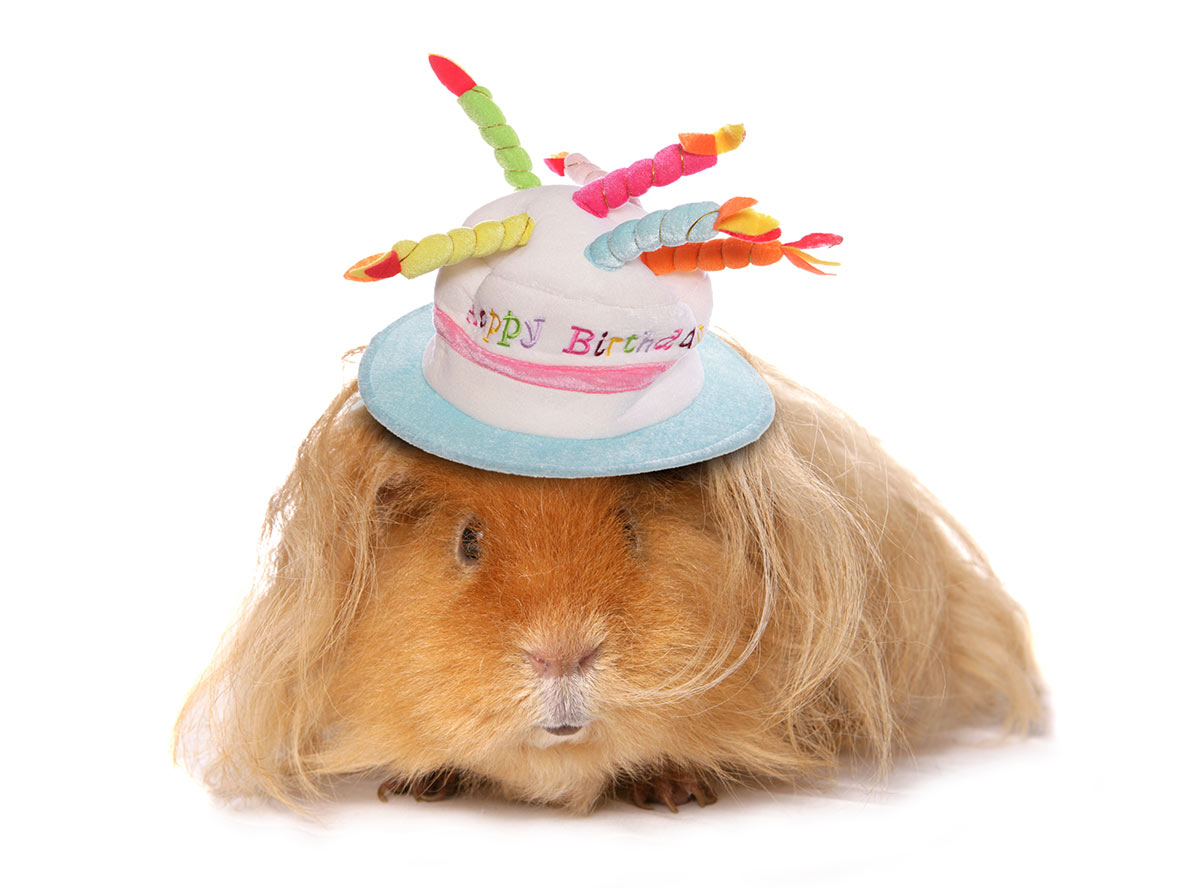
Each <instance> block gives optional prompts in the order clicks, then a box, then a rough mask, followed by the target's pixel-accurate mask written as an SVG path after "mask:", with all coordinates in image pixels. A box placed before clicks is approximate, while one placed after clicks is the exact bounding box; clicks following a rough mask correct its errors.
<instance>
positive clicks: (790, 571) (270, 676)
mask: <svg viewBox="0 0 1200 888" xmlns="http://www.w3.org/2000/svg"><path fill="white" fill-rule="evenodd" d="M755 366H756V368H757V369H758V370H759V371H760V372H761V373H762V374H763V375H764V377H765V378H766V379H767V380H768V382H769V383H770V385H771V387H772V389H773V391H774V395H775V399H776V401H777V406H778V410H777V415H776V419H775V422H774V424H773V425H772V426H771V428H770V429H769V430H768V431H767V432H766V434H765V435H764V436H763V437H762V438H761V439H760V440H759V441H757V442H756V443H754V444H752V445H750V446H748V447H745V448H743V449H741V450H739V451H736V452H734V453H732V454H729V455H727V456H722V457H718V458H716V459H712V460H710V461H708V462H704V463H700V464H698V465H694V466H690V467H686V468H682V469H676V470H671V471H666V472H658V473H652V474H645V475H633V476H625V477H615V478H597V479H582V480H553V479H552V480H547V479H535V478H525V477H516V476H511V475H503V474H496V473H491V472H486V471H481V470H477V469H472V468H468V467H465V466H461V465H458V464H455V463H451V462H447V461H444V460H442V459H438V458H436V457H433V456H429V455H427V454H425V453H422V452H421V451H419V450H416V449H414V448H413V447H410V446H409V445H407V444H405V443H403V442H402V441H400V440H399V439H397V438H395V437H394V436H392V435H391V434H390V433H389V432H387V431H386V430H385V429H384V428H383V427H381V426H380V425H379V424H378V423H377V422H375V420H373V419H372V418H371V417H370V416H369V415H368V414H367V412H366V411H365V410H364V409H362V406H361V403H360V402H359V400H358V397H357V393H356V389H355V387H354V386H353V385H351V386H350V387H348V388H347V389H346V390H345V391H343V392H342V393H341V394H340V395H339V397H337V398H336V399H335V400H334V402H333V403H332V404H331V405H330V407H329V409H328V410H327V412H326V413H325V414H324V416H322V418H321V419H320V420H319V421H318V422H317V424H316V425H315V426H314V428H313V429H312V432H311V433H310V435H309V436H308V438H307V439H306V441H305V442H304V444H303V446H302V448H301V449H300V452H299V457H298V461H297V464H296V467H295V470H294V471H293V472H292V474H291V476H290V477H289V478H288V480H287V482H286V483H285V484H284V486H283V487H282V489H281V490H280V491H279V492H278V494H277V495H276V497H275V498H274V500H273V502H272V503H271V507H270V513H269V516H268V524H267V531H268V533H270V534H273V535H277V540H278V541H277V545H276V548H275V550H274V554H273V558H272V562H271V565H270V571H269V575H268V577H267V580H266V581H265V583H264V586H263V588H262V589H260V590H259V593H258V594H257V595H256V596H255V597H253V598H252V599H251V601H250V602H249V603H248V605H247V609H246V611H245V613H244V615H243V616H242V617H241V618H240V620H239V621H238V622H237V623H236V624H235V626H234V627H233V628H232V629H231V631H230V633H229V635H228V636H227V638H226V639H225V642H224V644H223V646H222V648H221V650H220V651H219V653H218V655H217V657H216V659H215V661H214V662H213V664H212V665H211V666H210V667H209V669H208V671H207V672H206V673H205V675H204V676H203V678H202V679H201V680H200V682H199V684H198V686H197V687H196V688H195V689H194V690H193V692H192V694H191V696H190V698H189V699H188V701H187V703H186V705H185V707H184V710H183V712H182V714H181V715H180V720H179V724H178V725H177V735H176V736H177V747H176V752H177V755H178V756H179V757H180V758H181V759H182V760H183V761H184V762H185V763H186V764H187V765H188V766H189V767H190V768H191V769H192V770H193V771H194V772H196V773H199V774H201V775H202V776H203V777H204V778H205V779H206V781H207V782H208V783H209V784H210V785H211V786H212V787H213V788H214V789H215V790H216V791H218V792H219V793H221V794H225V795H234V796H250V795H266V796H273V797H275V798H277V799H280V800H282V801H284V802H285V803H288V804H292V805H302V804H303V803H304V801H305V800H306V799H310V798H312V797H315V796H318V795H320V794H321V793H322V792H323V791H324V790H326V789H327V788H328V786H329V785H330V781H331V780H333V779H334V778H336V777H339V776H342V775H366V776H374V777H376V778H377V779H379V780H381V781H383V783H382V786H381V787H380V795H381V797H383V796H384V795H385V793H388V792H409V793H411V794H412V795H414V796H415V797H417V798H418V799H435V798H443V797H445V796H448V795H451V794H453V793H455V792H462V791H480V790H483V789H488V790H490V791H493V792H499V793H500V794H502V795H503V796H506V797H509V798H512V799H519V800H524V801H529V802H538V803H549V804H555V805H563V806H566V807H568V808H571V809H573V810H577V811H585V810H588V809H590V808H592V807H593V806H595V805H596V804H597V803H598V802H599V801H600V800H602V799H604V798H606V797H613V796H616V797H623V798H626V799H628V800H630V801H633V802H635V803H637V804H639V805H643V806H645V805H649V804H651V803H661V804H664V805H666V806H668V807H669V808H671V809H672V810H673V809H674V808H675V806H676V805H677V804H680V803H682V802H685V801H688V800H690V799H694V800H696V801H697V802H699V803H701V804H705V803H707V802H710V801H712V800H714V799H715V797H716V794H717V791H718V790H719V788H720V787H721V786H722V785H723V784H726V783H730V782H747V781H752V782H760V781H766V780H774V779H780V778H782V779H797V778H809V777H813V776H815V775H819V774H820V775H825V774H828V773H830V772H831V771H832V769H834V767H835V766H836V764H837V762H838V761H839V760H840V759H842V758H843V757H844V756H846V755H853V756H856V757H861V756H867V757H869V758H871V759H873V760H874V761H876V762H877V763H878V764H879V765H880V766H885V765H886V764H887V762H888V760H889V758H890V756H891V755H892V754H893V753H894V752H895V751H896V750H899V749H908V748H912V747H913V746H915V745H916V744H919V743H920V742H921V741H924V740H928V739H930V738H931V737H933V736H935V735H937V734H939V733H942V732H944V731H946V730H948V729H950V728H953V727H955V726H961V725H964V724H968V723H978V722H981V721H992V722H1000V723H1003V724H1004V725H1005V726H1006V727H1007V728H1008V729H1010V730H1018V731H1019V730H1023V729H1026V728H1028V727H1029V726H1031V725H1033V724H1035V723H1037V721H1038V720H1039V718H1040V715H1041V703H1040V691H1039V680H1038V677H1037V674H1036V670H1035V667H1034V663H1033V659H1032V656H1031V652H1030V642H1029V638H1028V631H1027V626H1026V623H1025V619H1024V616H1023V614H1022V612H1021V611H1020V609H1019V608H1018V607H1017V606H1016V605H1015V604H1014V602H1013V601H1012V600H1011V599H1010V598H1009V597H1008V595H1007V594H1006V593H1005V592H1004V590H1003V589H1002V588H1001V586H1000V583H999V582H998V581H997V579H996V577H995V576H994V575H993V573H992V572H991V570H990V569H989V567H988V565H987V563H986V561H985V560H984V558H983V557H982V556H981V555H980V553H979V552H978V550H977V549H976V548H975V546H974V544H973V543H972V542H971V541H970V539H969V538H968V537H967V536H966V534H965V533H963V532H962V531H961V529H960V528H959V526H958V525H957V523H956V522H955V521H954V519H953V518H952V517H951V516H950V515H948V514H947V513H946V512H945V510H944V509H943V508H942V507H941V506H940V505H939V504H938V503H937V501H935V499H934V498H933V497H932V496H931V495H930V494H929V493H928V492H927V491H926V490H925V489H924V488H923V487H921V486H920V485H919V484H918V483H917V482H916V481H915V480H914V479H913V478H912V477H911V476H910V475H909V474H908V473H907V472H905V471H904V470H903V469H902V468H900V467H899V466H897V465H896V463H894V462H893V461H892V460H891V459H890V458H889V457H888V456H887V455H886V454H885V453H883V452H882V450H881V449H880V447H879V445H878V444H877V443H876V442H875V441H874V440H873V439H872V438H871V437H869V436H868V435H867V434H866V433H865V432H864V431H863V430H862V429H861V428H859V427H858V426H857V425H855V424H854V423H853V422H852V421H851V420H849V419H848V418H847V417H846V416H844V415H843V414H841V413H839V412H838V411H837V410H835V409H834V408H832V407H831V406H830V405H828V404H827V403H825V402H823V401H821V400H820V399H819V398H817V397H816V396H814V395H812V394H811V393H809V392H807V391H805V390H803V389H801V388H799V387H797V386H795V385H794V384H792V383H790V382H788V381H787V380H785V379H783V378H782V377H780V376H779V375H778V374H777V373H776V372H774V371H772V370H771V369H770V368H769V367H765V366H763V365H762V364H759V363H757V362H756V363H755Z"/></svg>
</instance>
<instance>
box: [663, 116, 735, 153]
mask: <svg viewBox="0 0 1200 888" xmlns="http://www.w3.org/2000/svg"><path fill="white" fill-rule="evenodd" d="M745 138H746V128H745V127H744V126H742V125H741V124H740V123H737V124H730V123H727V124H725V126H723V127H721V128H720V129H719V130H717V131H716V132H715V133H680V134H679V144H680V145H682V146H683V150H684V151H686V152H688V153H689V154H708V155H712V154H724V153H726V152H727V151H732V150H733V149H734V148H736V147H737V146H738V145H740V144H742V141H743V140H744V139H745Z"/></svg>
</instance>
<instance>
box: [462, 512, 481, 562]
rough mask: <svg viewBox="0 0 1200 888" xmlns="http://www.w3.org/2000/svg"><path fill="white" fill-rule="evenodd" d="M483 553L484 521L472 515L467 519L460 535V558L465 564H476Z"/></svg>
mask: <svg viewBox="0 0 1200 888" xmlns="http://www.w3.org/2000/svg"><path fill="white" fill-rule="evenodd" d="M482 555H483V522H482V521H480V520H479V519H478V518H475V517H471V518H468V519H467V520H466V522H465V523H464V524H463V526H462V530H461V531H460V532H459V535H458V560H459V561H460V562H462V563H463V564H474V563H475V562H476V561H478V560H479V558H480V556H482Z"/></svg>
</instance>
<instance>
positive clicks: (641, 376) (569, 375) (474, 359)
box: [433, 308, 674, 394]
mask: <svg viewBox="0 0 1200 888" xmlns="http://www.w3.org/2000/svg"><path fill="white" fill-rule="evenodd" d="M433 327H434V329H435V330H436V331H437V334H438V336H440V337H441V338H442V340H443V341H444V342H446V344H447V345H449V346H450V347H451V348H452V349H454V351H456V352H457V353H458V354H459V355H461V356H462V357H464V358H466V359H467V360H468V361H470V362H471V363H472V364H477V365H478V366H480V367H484V368H486V369H488V370H491V371H493V372H495V373H499V374H501V375H503V376H507V377H509V378H510V379H515V380H517V381H518V382H524V383H528V384H529V385H538V386H541V387H543V388H552V389H558V390H560V391H564V392H587V393H588V394H617V393H620V392H636V391H641V390H642V389H644V388H648V387H649V386H650V385H651V384H652V383H653V382H654V381H655V380H656V379H658V377H660V376H662V374H663V373H665V372H666V371H667V370H669V369H671V367H672V366H674V363H673V362H669V361H668V362H656V363H653V364H630V365H626V366H623V367H560V366H555V365H551V364H535V363H533V362H531V361H519V360H517V359H516V358H506V357H504V356H502V355H497V354H493V353H492V352H490V351H488V350H487V349H485V348H483V347H482V346H481V345H479V344H478V343H477V342H475V340H473V339H472V338H471V337H470V336H468V335H467V333H466V331H464V330H463V329H462V328H461V327H459V326H458V324H456V323H454V321H453V320H452V319H451V318H450V316H449V315H448V314H446V312H444V311H442V310H441V309H440V308H438V309H435V310H434V313H433Z"/></svg>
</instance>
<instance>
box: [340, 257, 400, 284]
mask: <svg viewBox="0 0 1200 888" xmlns="http://www.w3.org/2000/svg"><path fill="white" fill-rule="evenodd" d="M399 273H400V257H399V256H397V255H396V251H395V250H389V251H388V252H386V253H376V254H375V255H373V256H368V257H367V258H366V259H360V260H358V261H357V262H355V263H354V264H353V265H352V266H350V268H349V269H348V270H347V271H346V273H345V274H344V275H342V277H344V278H345V279H346V280H348V281H361V282H363V283H368V282H370V281H381V280H383V279H384V278H390V277H395V276H396V275H398V274H399Z"/></svg>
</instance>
